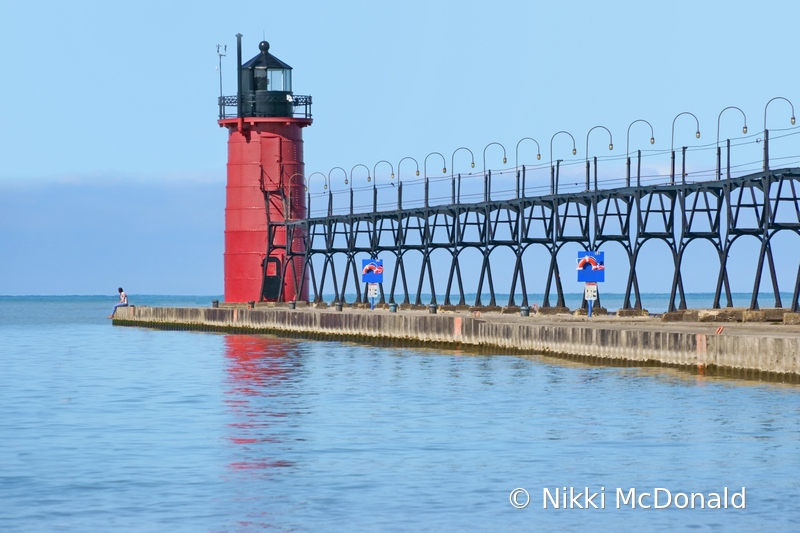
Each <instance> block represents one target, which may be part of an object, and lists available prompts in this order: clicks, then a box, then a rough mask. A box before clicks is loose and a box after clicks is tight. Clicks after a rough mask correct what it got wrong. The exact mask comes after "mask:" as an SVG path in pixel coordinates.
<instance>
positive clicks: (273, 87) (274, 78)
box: [268, 70, 285, 91]
mask: <svg viewBox="0 0 800 533" xmlns="http://www.w3.org/2000/svg"><path fill="white" fill-rule="evenodd" d="M268 72H269V90H270V91H283V90H285V89H284V88H283V71H282V70H269V71H268Z"/></svg>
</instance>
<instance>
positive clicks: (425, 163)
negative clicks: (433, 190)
mask: <svg viewBox="0 0 800 533" xmlns="http://www.w3.org/2000/svg"><path fill="white" fill-rule="evenodd" d="M433 154H436V155H438V156H439V157H441V158H442V174H447V161H446V160H445V158H444V156H443V155H442V154H440V153H439V152H431V153H429V154H428V155H426V156H425V160H424V161H423V162H422V170H423V174H424V175H425V207H428V158H429V157H430V156H432V155H433Z"/></svg>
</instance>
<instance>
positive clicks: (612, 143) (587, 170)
mask: <svg viewBox="0 0 800 533" xmlns="http://www.w3.org/2000/svg"><path fill="white" fill-rule="evenodd" d="M597 128H603V129H604V130H606V131H608V149H609V150H613V149H614V139H613V137H612V136H611V132H610V131H609V130H608V128H606V127H605V126H595V127H593V128H592V129H590V130H589V133H587V134H586V190H587V191H588V190H589V135H590V134H591V133H592V131H594V130H595V129H597ZM594 183H595V189H597V158H596V157H595V158H594Z"/></svg>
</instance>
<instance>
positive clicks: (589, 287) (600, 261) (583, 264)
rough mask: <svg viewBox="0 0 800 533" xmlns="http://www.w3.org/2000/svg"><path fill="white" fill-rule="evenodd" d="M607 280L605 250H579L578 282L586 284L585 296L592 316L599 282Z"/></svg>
mask: <svg viewBox="0 0 800 533" xmlns="http://www.w3.org/2000/svg"><path fill="white" fill-rule="evenodd" d="M605 280H606V267H605V254H604V253H603V252H578V282H581V281H582V282H584V283H585V284H586V285H585V286H584V290H583V298H584V299H585V300H586V302H587V303H588V304H589V316H590V317H591V316H592V304H593V303H594V301H595V300H597V284H598V282H603V281H605Z"/></svg>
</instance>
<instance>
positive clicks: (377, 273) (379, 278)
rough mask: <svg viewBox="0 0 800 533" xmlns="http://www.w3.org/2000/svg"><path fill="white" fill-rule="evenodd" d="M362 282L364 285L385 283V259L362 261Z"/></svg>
mask: <svg viewBox="0 0 800 533" xmlns="http://www.w3.org/2000/svg"><path fill="white" fill-rule="evenodd" d="M361 281H362V282H363V283H383V259H362V260H361Z"/></svg>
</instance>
